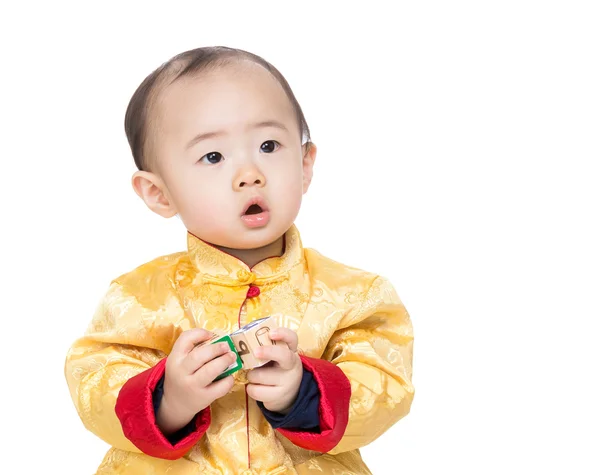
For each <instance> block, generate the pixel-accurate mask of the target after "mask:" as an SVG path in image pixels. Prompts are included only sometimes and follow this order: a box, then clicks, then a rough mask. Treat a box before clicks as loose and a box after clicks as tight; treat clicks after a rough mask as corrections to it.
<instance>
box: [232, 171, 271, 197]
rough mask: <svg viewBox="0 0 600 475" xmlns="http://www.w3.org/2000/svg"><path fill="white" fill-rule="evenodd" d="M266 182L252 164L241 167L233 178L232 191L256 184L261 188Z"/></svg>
mask: <svg viewBox="0 0 600 475" xmlns="http://www.w3.org/2000/svg"><path fill="white" fill-rule="evenodd" d="M266 184H267V180H266V178H265V177H264V175H263V174H262V173H261V172H260V170H259V169H258V168H257V167H256V166H254V165H252V166H247V167H244V168H243V169H241V170H240V171H239V172H238V174H237V175H236V176H235V177H234V179H233V189H234V191H239V190H241V189H242V188H247V187H250V186H257V187H259V188H262V187H263V186H265V185H266Z"/></svg>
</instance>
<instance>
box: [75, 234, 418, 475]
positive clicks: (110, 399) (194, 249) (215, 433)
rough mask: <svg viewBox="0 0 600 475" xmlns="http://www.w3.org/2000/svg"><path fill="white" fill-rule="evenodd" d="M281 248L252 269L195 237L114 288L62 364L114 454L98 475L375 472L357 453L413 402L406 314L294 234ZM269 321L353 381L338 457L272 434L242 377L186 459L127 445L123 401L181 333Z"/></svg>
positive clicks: (363, 277) (378, 281) (85, 415)
mask: <svg viewBox="0 0 600 475" xmlns="http://www.w3.org/2000/svg"><path fill="white" fill-rule="evenodd" d="M285 243H286V244H285V252H284V254H283V255H282V256H281V257H273V258H269V259H266V260H264V261H262V262H260V263H258V264H257V265H256V266H254V268H252V269H249V268H248V267H247V266H246V265H245V264H244V263H243V262H241V261H239V260H238V259H236V258H234V257H233V256H230V255H228V254H226V253H224V252H222V251H220V250H218V249H216V248H215V247H213V246H211V245H209V244H207V243H205V242H203V241H201V240H199V239H198V238H196V237H194V236H193V235H191V234H188V250H187V252H181V253H176V254H172V255H168V256H164V257H161V258H158V259H155V260H153V261H151V262H149V263H147V264H145V265H142V266H141V267H139V268H137V269H135V270H133V271H132V272H130V273H128V274H125V275H123V276H121V277H119V278H118V279H115V280H114V281H113V282H112V283H111V285H110V287H109V290H108V292H107V294H106V295H105V297H104V298H103V300H102V302H101V304H100V306H99V308H98V310H97V311H96V313H95V315H94V316H93V319H92V321H91V323H90V325H89V327H88V329H87V331H86V333H85V336H83V337H82V338H80V339H78V340H77V341H76V342H75V343H74V344H73V346H72V347H71V349H70V350H69V352H68V354H67V358H66V364H65V376H66V379H67V383H68V386H69V389H70V392H71V397H72V399H73V401H74V404H75V407H76V409H77V411H78V413H79V416H80V417H81V420H82V421H83V423H84V425H85V427H86V428H87V429H88V430H90V431H92V432H93V433H94V434H96V435H97V436H98V437H100V438H101V439H103V440H104V441H106V442H107V443H108V444H110V445H111V446H112V448H111V449H110V450H109V451H108V453H107V455H106V457H105V458H104V460H103V462H102V464H101V465H100V467H99V469H98V472H97V473H98V474H117V473H119V474H120V473H122V474H128V475H138V474H139V475H151V474H164V473H168V474H172V475H191V474H264V475H274V474H308V473H320V474H368V473H370V471H369V470H368V468H367V467H366V465H365V464H364V462H363V461H362V459H361V456H360V454H359V451H358V449H359V448H360V447H363V446H365V445H366V444H368V443H370V442H371V441H373V440H375V439H376V438H377V437H378V436H379V435H381V434H382V433H383V432H384V431H386V430H387V429H388V428H389V427H390V426H392V425H393V424H394V423H395V422H396V421H398V420H399V419H400V418H402V417H404V416H405V415H406V414H407V413H408V412H409V410H410V406H411V403H412V400H413V395H414V389H413V386H412V383H411V378H412V347H413V332H412V325H411V322H410V319H409V316H408V314H407V312H406V310H405V308H404V306H403V304H402V303H401V301H400V300H399V298H398V296H397V294H396V292H395V291H394V289H393V287H392V286H391V285H390V284H389V283H388V281H386V280H385V279H384V278H382V277H379V276H377V275H374V274H371V273H367V272H364V271H361V270H358V269H354V268H350V267H347V266H344V265H342V264H339V263H337V262H334V261H332V260H330V259H327V258H325V257H323V256H322V255H320V254H319V253H317V252H316V251H314V250H311V249H304V248H303V247H302V243H301V241H300V236H299V233H298V231H297V229H296V228H295V227H292V228H291V229H290V230H289V231H288V232H287V233H286V236H285ZM250 286H253V287H258V288H259V289H260V294H259V295H258V296H256V297H255V298H248V297H247V295H248V289H249V288H250ZM265 316H273V317H275V318H276V320H277V321H278V323H279V325H280V326H285V327H287V328H290V329H292V330H294V331H296V332H297V334H298V339H299V348H300V352H301V354H302V355H305V356H308V357H311V358H320V359H323V360H327V361H329V362H331V363H333V364H334V365H336V366H337V367H338V368H339V369H341V370H342V371H343V374H344V375H345V376H346V377H347V379H348V380H349V382H350V388H351V397H350V401H349V412H348V413H347V416H348V421H349V422H348V425H347V427H346V429H345V431H343V437H341V440H339V441H336V445H335V447H334V448H333V449H331V450H328V451H327V453H321V452H319V451H316V450H307V449H304V448H302V447H299V446H297V445H295V444H294V443H293V442H291V440H290V439H289V438H287V437H286V436H284V435H282V433H280V432H279V431H278V430H275V429H273V428H272V427H271V426H270V425H269V423H268V422H267V421H266V420H265V418H264V416H263V415H262V413H261V411H260V409H259V407H258V406H257V405H256V402H255V401H253V400H252V399H251V398H247V396H246V393H245V385H244V383H245V372H244V371H241V372H238V373H236V375H235V381H236V383H235V385H234V387H233V389H232V391H231V392H230V393H229V394H227V395H226V396H224V397H222V398H220V399H218V400H216V401H214V402H213V404H212V405H211V406H210V416H211V421H210V426H209V427H208V429H207V431H206V433H205V434H204V435H203V436H202V438H201V439H200V440H199V441H198V442H197V443H195V445H194V446H193V447H192V448H191V450H189V451H188V452H187V453H186V454H185V455H184V456H183V457H180V458H178V459H176V460H167V459H164V458H156V457H152V456H150V455H146V454H144V453H142V452H141V451H140V450H139V449H138V448H137V447H136V446H135V445H134V444H133V443H132V442H131V441H130V440H128V439H127V438H126V437H125V435H124V432H123V428H122V424H121V421H120V420H119V418H118V417H117V415H116V414H115V404H116V401H117V398H118V396H119V391H120V390H121V388H122V387H123V385H124V384H125V383H126V382H127V381H128V380H129V379H130V378H132V377H134V376H136V375H138V374H140V373H141V372H143V371H146V370H148V369H149V368H152V367H154V366H155V365H157V364H158V363H159V362H160V361H161V360H162V359H164V358H165V357H166V356H167V355H168V354H169V352H170V351H171V348H172V346H173V344H174V342H175V341H176V339H177V338H178V336H179V335H180V334H181V332H183V331H185V330H188V329H190V328H195V327H201V328H205V329H207V330H211V331H219V332H228V333H229V332H232V331H234V330H235V329H237V328H238V327H239V325H240V324H241V325H244V324H246V323H247V322H250V321H252V320H255V319H258V318H261V317H265ZM347 411H348V410H347ZM342 429H343V428H342Z"/></svg>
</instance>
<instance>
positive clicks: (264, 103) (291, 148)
mask: <svg viewBox="0 0 600 475" xmlns="http://www.w3.org/2000/svg"><path fill="white" fill-rule="evenodd" d="M153 121H154V127H153V128H152V129H151V131H150V133H151V134H152V138H151V143H152V150H153V152H154V153H155V155H156V167H157V172H158V174H159V175H160V177H161V179H162V180H163V182H164V184H165V187H166V195H167V197H168V199H169V200H170V201H171V203H172V204H173V205H174V207H175V209H176V211H177V213H178V214H179V215H180V217H181V219H182V221H183V223H184V224H185V226H186V227H187V229H188V230H189V231H190V232H191V233H192V234H194V235H196V236H198V237H199V238H200V239H203V240H205V241H208V242H210V243H213V244H216V245H218V246H223V247H229V248H234V249H253V248H258V247H261V246H265V245H267V244H270V243H272V242H274V241H275V240H277V239H278V238H279V237H280V236H281V235H283V234H284V233H285V231H286V230H287V229H289V227H290V226H291V225H292V224H293V222H294V220H295V219H296V216H297V214H298V211H299V210H300V203H301V201H302V195H303V194H304V193H305V192H306V189H307V188H308V184H309V182H310V175H311V174H312V160H306V159H305V160H303V155H304V153H303V148H302V143H301V136H300V130H299V124H298V122H297V120H296V115H295V113H294V109H293V106H292V104H291V103H290V101H289V99H288V98H287V96H286V94H285V92H284V90H283V88H282V87H281V86H280V85H279V83H278V82H277V80H276V79H275V78H273V77H272V76H271V75H270V74H269V72H268V71H266V70H265V69H263V68H262V67H260V66H258V65H256V64H253V63H243V64H236V65H229V66H225V67H223V68H220V69H218V70H217V71H210V72H206V73H201V75H200V76H198V77H187V78H181V79H179V80H177V81H176V82H175V83H173V84H172V85H170V86H167V87H166V89H164V90H163V91H161V92H160V94H159V96H158V101H157V103H156V107H155V108H153Z"/></svg>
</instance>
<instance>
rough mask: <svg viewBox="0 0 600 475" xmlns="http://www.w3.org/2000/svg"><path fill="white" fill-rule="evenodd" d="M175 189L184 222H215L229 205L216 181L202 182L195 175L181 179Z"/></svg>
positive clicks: (190, 174) (176, 200) (178, 207)
mask: <svg viewBox="0 0 600 475" xmlns="http://www.w3.org/2000/svg"><path fill="white" fill-rule="evenodd" d="M173 189H174V195H173V200H174V202H175V206H176V207H177V210H178V212H179V214H180V216H181V217H182V219H184V221H190V222H196V223H198V222H207V221H208V222H211V221H214V220H215V218H218V217H219V215H222V213H223V211H224V208H225V207H226V206H227V203H228V201H227V200H226V199H225V198H226V197H225V196H224V195H225V194H226V193H225V191H224V189H223V187H222V186H218V183H216V181H215V180H200V179H197V178H196V177H194V174H193V173H189V174H187V175H186V176H181V177H179V180H177V182H176V183H175V187H174V188H173ZM217 222H218V221H217Z"/></svg>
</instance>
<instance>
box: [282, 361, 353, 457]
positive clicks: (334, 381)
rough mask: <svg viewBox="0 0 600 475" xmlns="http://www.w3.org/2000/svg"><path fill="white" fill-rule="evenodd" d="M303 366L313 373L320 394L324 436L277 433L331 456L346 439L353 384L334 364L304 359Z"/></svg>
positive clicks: (322, 432) (320, 412)
mask: <svg viewBox="0 0 600 475" xmlns="http://www.w3.org/2000/svg"><path fill="white" fill-rule="evenodd" d="M300 359H301V360H302V365H303V366H304V368H305V369H306V370H308V371H310V372H311V373H312V375H313V377H314V379H315V381H316V382H317V386H318V387H319V392H320V401H319V419H320V423H319V425H320V429H321V432H320V433H315V432H301V431H294V430H289V429H277V430H278V431H279V432H280V433H281V434H282V435H284V436H285V437H287V438H288V439H289V440H290V441H291V442H292V443H294V444H295V445H297V446H298V447H302V448H304V449H307V450H315V451H317V452H323V453H325V452H329V451H330V450H332V449H333V448H334V447H335V446H336V445H337V444H338V443H339V441H340V440H341V439H342V437H343V435H344V432H345V431H346V426H347V425H348V413H349V411H350V393H351V391H350V381H349V380H348V378H347V376H346V375H345V374H344V372H343V371H342V370H341V369H340V368H338V367H337V366H336V365H334V364H333V363H331V362H329V361H327V360H322V359H318V358H309V357H308V356H300Z"/></svg>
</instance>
